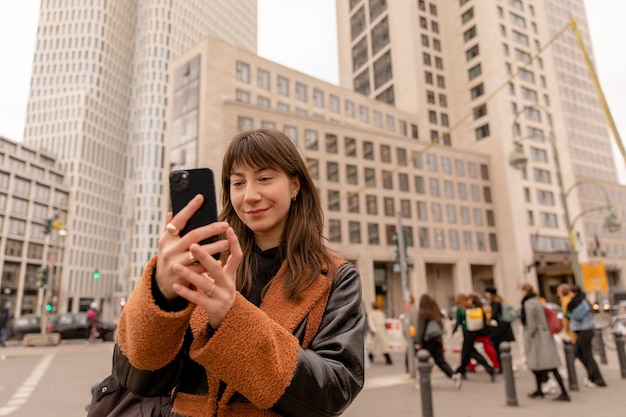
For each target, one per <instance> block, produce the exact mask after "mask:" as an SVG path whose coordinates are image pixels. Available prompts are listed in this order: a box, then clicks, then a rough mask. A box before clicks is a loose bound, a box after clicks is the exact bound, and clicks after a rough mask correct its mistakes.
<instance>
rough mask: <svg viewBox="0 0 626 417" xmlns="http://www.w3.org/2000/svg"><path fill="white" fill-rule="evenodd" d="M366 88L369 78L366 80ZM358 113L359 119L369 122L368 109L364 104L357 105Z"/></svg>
mask: <svg viewBox="0 0 626 417" xmlns="http://www.w3.org/2000/svg"><path fill="white" fill-rule="evenodd" d="M368 88H369V80H368ZM359 115H360V116H361V121H362V122H364V123H369V122H370V111H369V109H368V108H367V107H366V106H359Z"/></svg>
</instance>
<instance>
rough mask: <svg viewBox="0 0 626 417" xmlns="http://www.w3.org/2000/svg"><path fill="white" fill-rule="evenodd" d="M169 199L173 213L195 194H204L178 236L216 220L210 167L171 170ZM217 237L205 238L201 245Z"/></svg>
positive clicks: (213, 182) (213, 183) (213, 181)
mask: <svg viewBox="0 0 626 417" xmlns="http://www.w3.org/2000/svg"><path fill="white" fill-rule="evenodd" d="M169 183H170V201H171V205H172V212H173V213H174V215H176V213H178V212H179V211H180V210H182V209H183V208H184V207H185V206H186V205H187V203H189V201H191V200H192V199H193V198H194V197H195V196H196V195H198V194H202V195H203V196H204V203H203V204H202V206H201V207H200V208H199V209H198V211H196V212H195V213H194V214H193V216H191V218H190V219H189V221H188V222H187V224H186V225H185V227H184V228H182V229H181V231H180V236H184V235H185V234H186V233H187V232H189V231H190V230H193V229H196V228H198V227H202V226H206V225H207V224H210V223H213V222H216V221H217V199H216V195H215V177H214V175H213V171H212V170H211V169H210V168H197V169H184V170H176V171H172V172H171V173H170V175H169ZM216 240H217V237H213V238H209V239H205V240H203V241H202V242H200V244H201V245H204V244H207V243H211V242H215V241H216Z"/></svg>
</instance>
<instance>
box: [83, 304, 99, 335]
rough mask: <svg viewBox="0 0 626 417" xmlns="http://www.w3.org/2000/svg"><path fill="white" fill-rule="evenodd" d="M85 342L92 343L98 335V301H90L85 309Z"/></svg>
mask: <svg viewBox="0 0 626 417" xmlns="http://www.w3.org/2000/svg"><path fill="white" fill-rule="evenodd" d="M86 336H87V337H86V340H85V343H86V344H90V343H93V342H94V341H95V340H96V338H97V337H98V303H97V302H95V301H92V302H91V304H89V308H88V309H87V335H86Z"/></svg>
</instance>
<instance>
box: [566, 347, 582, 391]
mask: <svg viewBox="0 0 626 417" xmlns="http://www.w3.org/2000/svg"><path fill="white" fill-rule="evenodd" d="M563 349H564V350H565V364H566V365H567V375H568V379H569V389H570V391H578V390H579V388H578V378H577V377H576V366H575V365H574V359H576V352H575V351H574V345H572V341H571V340H570V339H569V337H568V338H563Z"/></svg>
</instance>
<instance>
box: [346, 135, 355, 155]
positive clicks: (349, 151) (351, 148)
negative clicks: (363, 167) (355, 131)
mask: <svg viewBox="0 0 626 417" xmlns="http://www.w3.org/2000/svg"><path fill="white" fill-rule="evenodd" d="M343 147H344V154H345V155H346V156H353V157H355V156H356V139H354V138H349V137H344V138H343Z"/></svg>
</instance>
